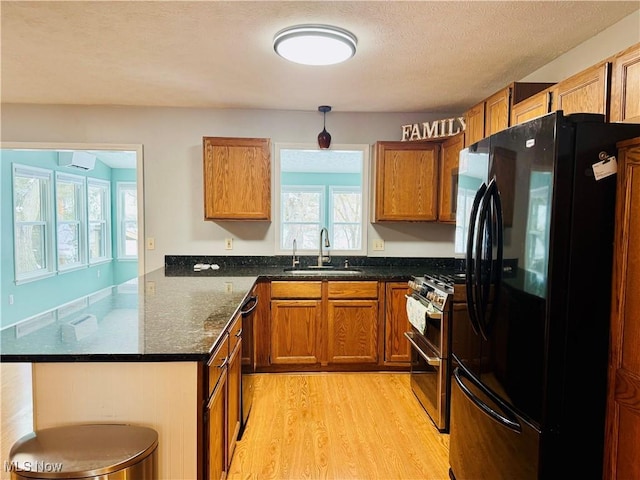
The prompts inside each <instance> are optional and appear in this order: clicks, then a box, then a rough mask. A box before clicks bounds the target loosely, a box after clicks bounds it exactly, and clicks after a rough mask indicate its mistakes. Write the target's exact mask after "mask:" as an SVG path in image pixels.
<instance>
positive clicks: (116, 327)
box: [0, 257, 453, 362]
mask: <svg viewBox="0 0 640 480" xmlns="http://www.w3.org/2000/svg"><path fill="white" fill-rule="evenodd" d="M167 258H168V261H167V262H166V265H165V268H161V269H158V270H155V271H153V272H150V273H148V274H146V275H144V276H142V277H140V278H139V279H138V286H137V293H136V292H135V290H134V292H131V291H129V292H127V293H119V292H118V289H117V287H113V292H114V293H113V294H112V295H111V296H109V298H108V299H105V300H102V301H101V302H102V303H105V302H107V303H108V305H107V306H103V308H102V310H99V313H98V314H97V315H95V317H96V318H95V319H91V321H88V322H86V323H85V325H84V327H83V328H81V329H80V330H78V331H74V332H73V334H71V335H70V334H69V323H70V321H74V319H76V318H78V315H83V316H84V315H86V313H85V312H80V313H78V314H77V315H75V316H73V315H70V316H68V317H66V318H64V319H60V318H58V319H57V320H55V321H50V322H44V324H34V325H26V327H27V328H24V327H25V325H23V326H22V328H19V327H16V326H13V327H9V328H5V329H3V330H2V331H0V341H1V346H2V349H1V353H0V361H2V362H78V361H92V362H97V361H121V362H127V361H149V362H157V361H204V360H206V359H207V358H208V356H209V354H210V352H211V351H212V350H213V349H214V348H215V347H216V345H217V343H218V342H219V340H220V338H221V334H222V332H224V330H225V329H226V328H227V326H228V324H229V322H230V321H231V319H232V318H234V317H235V315H236V314H237V313H238V311H239V309H240V307H241V306H242V304H243V302H244V300H245V298H246V297H247V296H248V295H249V292H250V291H251V288H252V287H253V285H254V284H255V282H256V281H257V280H258V279H259V278H262V279H266V280H269V281H273V280H344V281H354V280H356V281H362V280H380V281H406V280H408V279H409V278H410V277H411V276H412V275H422V274H425V273H427V272H437V271H448V272H450V271H451V269H452V265H453V263H452V262H451V261H450V259H432V260H429V261H415V260H413V261H412V260H411V259H394V260H392V261H389V260H386V259H378V260H377V261H371V260H369V263H371V264H369V265H366V264H364V263H365V262H364V261H363V260H361V259H358V258H349V259H348V260H350V262H349V264H350V267H349V268H348V269H347V270H349V269H351V270H353V269H357V270H358V272H357V273H352V274H348V275H345V274H340V273H336V272H331V271H323V272H321V273H318V272H313V271H310V272H309V273H304V274H299V273H296V274H294V273H291V272H288V271H286V270H285V268H286V267H288V266H289V263H288V262H289V261H290V258H287V257H236V258H235V259H234V258H231V260H230V259H229V258H228V257H167ZM265 259H266V260H265ZM274 259H276V261H274ZM345 259H346V258H335V259H333V260H334V261H333V262H332V264H333V265H335V266H336V270H343V269H344V260H345ZM309 261H310V259H306V258H303V259H302V263H303V265H309V264H310V263H309ZM195 263H215V264H218V265H219V266H220V268H219V269H216V270H214V269H211V268H209V269H207V270H202V271H199V272H195V271H194V269H193V265H194V264H195ZM274 264H275V265H274ZM89 303H91V302H89ZM97 306H99V303H96V308H97ZM92 312H93V311H89V313H92ZM65 329H66V330H65ZM65 334H66V335H65Z"/></svg>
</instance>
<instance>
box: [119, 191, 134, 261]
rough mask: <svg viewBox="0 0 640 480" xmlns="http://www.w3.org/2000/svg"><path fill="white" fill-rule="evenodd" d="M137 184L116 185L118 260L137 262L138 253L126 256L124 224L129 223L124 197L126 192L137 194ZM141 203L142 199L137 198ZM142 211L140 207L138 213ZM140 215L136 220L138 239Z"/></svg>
mask: <svg viewBox="0 0 640 480" xmlns="http://www.w3.org/2000/svg"><path fill="white" fill-rule="evenodd" d="M137 188H138V187H137V183H136V182H117V183H116V195H117V200H116V204H117V213H116V238H117V240H116V249H117V258H118V260H137V259H138V254H137V252H136V254H135V255H126V254H125V252H126V247H125V242H126V237H125V232H126V229H125V228H124V222H125V221H127V220H125V219H124V201H123V195H124V192H127V191H133V192H134V193H136V192H137ZM137 201H138V203H139V201H140V199H139V198H137ZM139 211H140V206H139V205H138V212H139ZM139 218H140V215H139V213H138V217H137V219H136V223H137V227H138V237H139V236H140V220H139ZM138 244H140V239H139V238H138Z"/></svg>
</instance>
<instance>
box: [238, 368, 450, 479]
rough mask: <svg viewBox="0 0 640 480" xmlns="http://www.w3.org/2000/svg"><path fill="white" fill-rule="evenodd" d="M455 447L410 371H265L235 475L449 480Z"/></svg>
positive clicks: (240, 445)
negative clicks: (419, 396) (420, 397)
mask: <svg viewBox="0 0 640 480" xmlns="http://www.w3.org/2000/svg"><path fill="white" fill-rule="evenodd" d="M448 451H449V436H448V435H446V434H440V433H438V431H437V430H436V428H435V427H434V425H433V424H432V423H431V421H430V420H429V418H428V416H427V414H426V413H425V412H424V410H423V409H422V407H421V406H420V405H419V403H418V401H417V400H416V398H415V397H414V395H413V393H412V392H411V387H410V385H409V374H408V373H318V374H258V375H256V387H255V397H254V402H253V407H252V412H251V416H250V418H249V423H248V427H247V430H246V432H245V434H244V435H243V437H242V440H240V441H239V442H238V443H237V446H236V451H235V454H234V457H233V461H232V463H231V468H230V471H229V476H228V478H230V479H232V480H238V479H260V480H263V479H278V480H285V479H295V480H302V479H331V480H355V479H357V480H363V479H372V480H404V479H420V480H446V479H448V478H449V476H448V469H449V461H448V455H449V453H448Z"/></svg>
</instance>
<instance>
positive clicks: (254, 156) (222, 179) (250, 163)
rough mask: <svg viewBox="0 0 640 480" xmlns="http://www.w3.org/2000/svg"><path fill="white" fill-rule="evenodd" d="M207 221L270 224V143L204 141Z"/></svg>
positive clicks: (255, 139)
mask: <svg viewBox="0 0 640 480" xmlns="http://www.w3.org/2000/svg"><path fill="white" fill-rule="evenodd" d="M203 152H204V212H205V213H204V216H205V219H206V220H271V141H270V140H269V139H268V138H226V137H204V138H203Z"/></svg>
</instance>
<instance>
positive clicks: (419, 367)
mask: <svg viewBox="0 0 640 480" xmlns="http://www.w3.org/2000/svg"><path fill="white" fill-rule="evenodd" d="M454 283H456V277H455V276H454V275H433V274H430V275H424V276H422V277H413V278H412V280H409V284H408V286H409V288H410V290H411V294H410V295H407V296H406V297H407V315H408V317H409V322H410V323H411V331H410V332H405V336H406V337H407V339H408V340H409V343H410V344H411V389H412V390H413V393H414V394H415V396H416V397H417V398H418V401H419V402H420V404H421V405H422V406H423V408H424V409H425V410H426V412H427V413H428V414H429V417H431V420H432V421H433V423H434V424H435V426H436V428H437V429H438V430H439V431H440V432H443V433H447V432H448V431H449V397H450V394H451V378H450V370H451V359H450V357H449V352H450V350H451V336H450V331H451V324H452V316H453V285H454Z"/></svg>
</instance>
